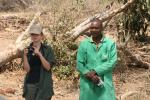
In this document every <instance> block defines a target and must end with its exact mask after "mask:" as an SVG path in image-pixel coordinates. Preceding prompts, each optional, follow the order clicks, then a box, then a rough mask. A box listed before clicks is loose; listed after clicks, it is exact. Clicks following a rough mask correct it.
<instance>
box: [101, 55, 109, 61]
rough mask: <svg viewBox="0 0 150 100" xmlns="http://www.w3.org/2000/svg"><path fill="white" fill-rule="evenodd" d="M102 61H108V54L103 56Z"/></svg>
mask: <svg viewBox="0 0 150 100" xmlns="http://www.w3.org/2000/svg"><path fill="white" fill-rule="evenodd" d="M101 61H102V62H106V61H108V54H107V53H104V54H102V55H101Z"/></svg>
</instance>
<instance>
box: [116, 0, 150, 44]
mask: <svg viewBox="0 0 150 100" xmlns="http://www.w3.org/2000/svg"><path fill="white" fill-rule="evenodd" d="M118 1H119V2H120V1H122V2H123V3H124V4H125V3H126V2H127V1H128V0H118ZM149 10H150V1H149V0H135V1H134V3H133V4H132V5H131V6H130V7H129V8H128V9H126V10H125V12H124V13H123V15H122V18H121V20H120V23H121V24H120V26H119V28H120V29H119V31H120V32H121V33H124V34H127V33H129V34H130V35H131V38H132V39H133V40H137V39H138V40H140V41H142V40H144V39H145V38H146V36H147V35H148V33H147V27H148V25H149V24H148V22H149V21H150V13H149ZM126 36H127V35H125V36H123V38H124V39H123V40H125V38H126Z"/></svg>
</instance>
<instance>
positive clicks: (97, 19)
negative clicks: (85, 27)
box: [91, 17, 103, 27]
mask: <svg viewBox="0 0 150 100" xmlns="http://www.w3.org/2000/svg"><path fill="white" fill-rule="evenodd" d="M91 22H98V23H99V24H100V26H101V27H103V23H102V22H101V20H100V19H99V18H96V17H94V18H93V19H92V20H91Z"/></svg>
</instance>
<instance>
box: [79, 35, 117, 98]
mask: <svg viewBox="0 0 150 100" xmlns="http://www.w3.org/2000/svg"><path fill="white" fill-rule="evenodd" d="M116 62H117V50H116V44H115V42H113V41H112V40H111V39H109V38H106V37H103V39H102V41H101V43H99V44H98V45H96V44H95V43H94V42H93V40H92V38H91V37H90V38H87V39H85V40H83V41H82V42H81V43H80V46H79V49H78V52H77V70H78V71H79V72H80V100H116V97H115V91H114V86H113V82H112V70H113V68H114V67H115V64H116ZM91 70H95V71H96V73H97V74H98V75H99V76H100V77H101V78H102V80H103V81H104V84H103V87H99V86H97V85H96V84H94V83H93V82H91V81H90V80H88V79H86V78H85V76H84V74H86V73H87V72H89V71H91Z"/></svg>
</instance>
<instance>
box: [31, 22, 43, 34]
mask: <svg viewBox="0 0 150 100" xmlns="http://www.w3.org/2000/svg"><path fill="white" fill-rule="evenodd" d="M41 32H42V26H41V25H39V24H34V25H32V26H31V27H30V29H29V34H41Z"/></svg>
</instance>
